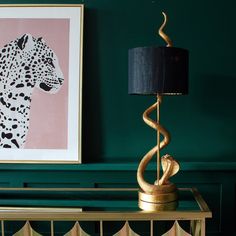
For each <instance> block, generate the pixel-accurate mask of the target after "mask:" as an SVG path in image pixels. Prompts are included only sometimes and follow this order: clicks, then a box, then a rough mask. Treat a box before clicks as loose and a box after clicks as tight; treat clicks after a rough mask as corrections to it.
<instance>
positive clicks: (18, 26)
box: [0, 4, 84, 164]
mask: <svg viewBox="0 0 236 236" xmlns="http://www.w3.org/2000/svg"><path fill="white" fill-rule="evenodd" d="M83 17H84V6H83V4H31V5H29V4H17V5H14V4H11V5H0V32H1V35H3V36H4V37H3V38H1V39H0V48H1V49H0V50H1V51H0V71H1V70H2V71H3V73H2V74H1V73H0V95H1V96H2V98H1V96H0V112H1V114H0V126H1V127H0V162H1V163H68V164H69V163H81V145H82V140H81V138H82V58H83V47H82V46H83ZM4 40H5V41H4ZM4 45H5V46H4ZM14 55H16V56H14ZM16 57H17V58H16ZM5 58H7V60H5ZM9 58H10V59H9ZM34 63H35V67H33V66H34ZM1 67H2V68H1ZM4 73H5V74H4ZM26 73H28V74H26ZM28 85H29V86H28ZM21 86H22V87H21ZM41 90H42V91H41ZM26 101H27V103H26ZM21 106H22V108H21ZM15 127H17V128H15ZM44 129H45V130H44ZM43 130H44V131H43Z"/></svg>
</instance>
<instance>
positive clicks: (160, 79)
mask: <svg viewBox="0 0 236 236" xmlns="http://www.w3.org/2000/svg"><path fill="white" fill-rule="evenodd" d="M162 14H163V16H164V22H163V24H162V25H161V27H160V29H159V35H160V36H161V37H162V38H163V39H164V40H165V42H166V43H167V46H166V47H155V46H154V47H138V48H132V49H129V94H139V95H154V96H156V98H157V101H156V103H154V104H153V105H152V106H150V107H149V108H148V109H147V110H146V111H145V112H144V113H143V120H144V122H145V123H146V124H147V125H149V126H150V127H152V128H153V129H155V130H156V131H157V145H156V146H155V147H153V148H152V149H151V150H150V151H149V152H148V153H147V154H146V155H145V156H144V157H143V159H142V160H141V162H140V163H139V166H138V170H137V182H138V184H139V187H140V191H139V207H140V208H141V209H143V210H159V209H164V208H165V207H167V208H168V206H169V207H171V206H174V205H175V203H176V202H177V200H178V192H177V188H176V186H175V184H173V183H171V182H170V181H169V178H170V177H171V176H173V175H175V174H176V173H177V172H178V171H179V168H180V167H179V164H178V162H177V161H176V160H174V158H173V157H172V156H170V155H169V154H166V155H164V156H162V157H160V150H161V149H163V148H164V147H165V146H166V145H167V144H168V143H169V142H170V134H169V132H168V131H167V130H166V129H165V128H164V127H163V126H162V125H161V124H160V104H161V102H162V97H163V96H164V95H184V94H187V93H188V51H187V50H185V49H181V48H176V47H173V44H172V41H171V40H170V38H169V37H168V36H167V35H166V34H165V33H164V32H163V28H164V27H165V25H166V23H167V16H166V14H165V13H164V12H163V13H162ZM155 109H156V113H157V114H156V115H157V119H156V121H154V120H153V119H151V118H150V117H149V115H150V113H152V112H153V111H154V110H155ZM173 115H174V114H173ZM161 135H162V136H163V139H162V140H160V136H161ZM155 155H156V156H157V179H156V180H155V182H154V183H149V182H148V181H146V180H145V177H144V172H145V169H146V167H147V165H148V163H149V162H150V161H151V159H152V158H153V156H155ZM161 166H162V171H163V173H162V176H161V173H160V172H161V171H160V169H161Z"/></svg>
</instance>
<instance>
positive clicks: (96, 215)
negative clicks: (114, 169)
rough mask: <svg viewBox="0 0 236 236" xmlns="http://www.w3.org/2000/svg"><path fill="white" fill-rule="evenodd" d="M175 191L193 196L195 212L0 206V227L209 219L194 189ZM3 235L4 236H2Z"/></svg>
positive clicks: (202, 201)
mask: <svg viewBox="0 0 236 236" xmlns="http://www.w3.org/2000/svg"><path fill="white" fill-rule="evenodd" d="M1 190H13V191H15V190H21V191H32V190H34V191H38V190H45V191H54V189H50V188H44V189H40V188H37V189H24V188H11V189H8V188H0V191H1ZM55 190H56V191H67V190H69V191H86V190H88V191H93V192H94V194H96V192H98V191H114V192H116V191H127V192H128V191H133V192H136V191H137V189H136V188H130V189H125V188H119V189H115V188H107V189H92V188H82V189H71V188H57V189H55ZM178 190H179V191H190V192H191V193H192V194H193V196H194V197H195V200H196V202H197V203H198V204H199V208H200V209H199V211H198V210H197V211H176V212H175V211H168V210H167V211H154V212H148V211H137V212H96V211H91V212H90V211H89V212H86V211H81V209H78V208H45V207H37V208H36V207H0V219H1V221H2V222H1V224H2V225H3V220H49V221H51V220H54V221H55V220H59V221H67V220H73V221H77V220H87V221H99V220H103V221H105V220H156V219H157V218H158V219H159V220H172V219H173V220H176V219H183V220H202V219H205V218H211V217H212V213H211V212H210V210H209V208H208V207H207V205H206V203H205V201H204V200H203V199H202V197H201V196H200V194H199V192H198V191H197V189H192V188H180V189H178ZM2 236H4V235H2Z"/></svg>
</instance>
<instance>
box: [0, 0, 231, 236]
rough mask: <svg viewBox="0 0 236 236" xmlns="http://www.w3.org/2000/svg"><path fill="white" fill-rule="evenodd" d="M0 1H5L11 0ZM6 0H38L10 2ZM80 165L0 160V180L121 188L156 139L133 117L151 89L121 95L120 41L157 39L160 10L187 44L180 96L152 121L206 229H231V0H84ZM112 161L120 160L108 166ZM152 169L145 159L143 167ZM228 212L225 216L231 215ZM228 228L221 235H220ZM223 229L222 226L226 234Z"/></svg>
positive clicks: (126, 44)
mask: <svg viewBox="0 0 236 236" xmlns="http://www.w3.org/2000/svg"><path fill="white" fill-rule="evenodd" d="M1 3H13V2H12V1H10V0H7V1H1ZM14 3H39V2H36V1H34V0H31V1H22V0H19V1H14ZM40 3H83V4H85V19H84V75H83V146H82V148H83V155H82V159H83V163H85V164H83V165H27V164H24V165H23V164H22V165H21V164H15V165H14V164H1V165H0V170H1V171H0V187H45V186H46V187H48V186H49V187H53V186H56V187H63V186H76V187H78V186H80V187H109V186H110V187H111V186H117V187H122V186H123V187H126V186H127V187H130V186H137V185H136V177H135V172H136V168H137V163H138V161H139V160H140V159H141V157H142V156H143V155H144V154H145V153H146V152H147V151H148V150H149V149H150V148H151V147H153V146H154V145H155V140H156V138H155V132H154V131H153V130H152V129H150V128H149V127H147V126H146V125H145V124H144V123H143V121H142V118H141V116H142V113H143V111H144V110H145V109H146V108H147V107H148V106H149V105H151V104H152V103H154V102H155V97H148V96H131V95H128V93H127V90H128V89H127V87H128V86H127V80H128V78H127V77H128V76H127V72H128V60H127V54H128V49H129V48H133V47H137V46H150V45H165V43H164V42H163V41H162V39H161V38H160V37H159V36H158V35H157V29H158V28H159V26H160V24H161V23H162V20H163V19H162V15H161V12H162V11H165V12H166V13H167V14H168V16H169V22H168V25H167V28H166V32H167V34H168V35H169V36H170V37H171V39H172V40H173V42H174V45H175V46H176V47H183V48H186V49H188V50H189V52H190V66H189V80H190V87H189V95H187V96H180V97H177V96H175V97H164V99H163V105H162V108H161V123H162V124H163V125H164V126H165V127H166V128H167V129H168V130H169V131H170V132H171V134H172V142H171V143H170V145H169V146H168V147H167V148H166V149H165V150H164V151H163V154H165V153H166V152H167V153H169V154H171V155H173V156H174V157H175V158H176V159H177V160H179V161H180V164H181V166H182V171H181V172H180V174H179V176H177V177H176V178H175V182H176V183H177V184H178V186H196V187H198V188H199V190H200V191H201V193H202V195H203V197H204V198H206V200H207V203H208V204H209V206H210V207H211V209H212V211H213V219H212V220H211V221H209V222H208V233H209V235H233V234H234V233H232V234H231V232H235V227H234V224H235V223H236V222H235V218H236V216H235V209H236V206H235V199H236V197H235V196H236V195H235V192H236V187H235V186H236V162H235V160H234V158H235V154H236V148H235V131H236V126H235V120H236V109H235V107H236V106H235V105H236V99H235V98H234V90H235V89H236V70H235V63H236V60H235V53H236V44H235V43H234V42H235V41H236V31H235V22H236V19H235V18H236V15H235V9H236V1H234V0H224V1H220V0H198V1H186V0H178V1H177V0H176V1H173V0H165V1H164V0H126V1H125V0H123V1H122V0H119V1H118V0H84V1H65V0H61V1H50V2H48V1H45V0H44V1H40ZM116 163H119V164H116ZM150 169H151V170H153V171H154V169H155V168H154V165H151V167H150ZM231 216H233V217H231ZM226 232H227V233H226ZM229 232H230V233H229Z"/></svg>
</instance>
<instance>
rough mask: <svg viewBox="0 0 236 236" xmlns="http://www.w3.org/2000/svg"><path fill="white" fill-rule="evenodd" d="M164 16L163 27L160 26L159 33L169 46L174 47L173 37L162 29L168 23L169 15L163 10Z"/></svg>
mask: <svg viewBox="0 0 236 236" xmlns="http://www.w3.org/2000/svg"><path fill="white" fill-rule="evenodd" d="M162 14H163V16H164V22H163V23H162V25H161V27H160V28H159V31H158V33H159V35H160V36H161V37H162V38H163V39H164V40H165V42H166V43H167V45H166V46H167V47H173V43H172V41H171V39H170V38H169V36H168V35H166V34H165V33H164V32H163V31H162V30H163V29H164V27H165V26H166V23H167V16H166V14H165V12H162Z"/></svg>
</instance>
